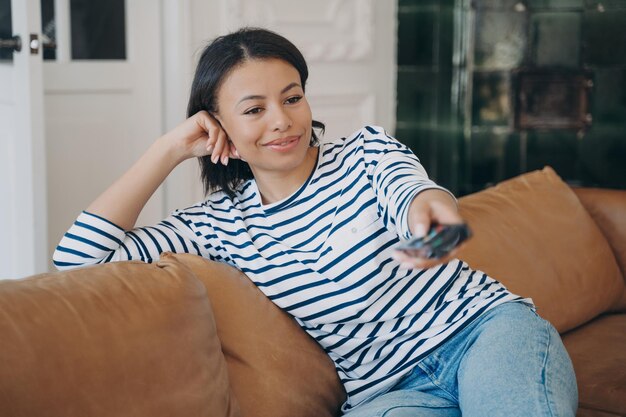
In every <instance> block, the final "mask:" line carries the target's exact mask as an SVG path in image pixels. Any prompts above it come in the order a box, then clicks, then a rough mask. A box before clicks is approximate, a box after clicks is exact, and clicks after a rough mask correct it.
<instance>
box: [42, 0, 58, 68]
mask: <svg viewBox="0 0 626 417" xmlns="http://www.w3.org/2000/svg"><path fill="white" fill-rule="evenodd" d="M40 4H41V36H42V39H44V47H43V59H44V60H46V61H47V60H55V59H56V48H52V47H49V46H46V44H47V42H45V40H46V38H47V40H48V41H50V42H56V37H57V30H56V20H55V18H54V0H41V3H40Z"/></svg>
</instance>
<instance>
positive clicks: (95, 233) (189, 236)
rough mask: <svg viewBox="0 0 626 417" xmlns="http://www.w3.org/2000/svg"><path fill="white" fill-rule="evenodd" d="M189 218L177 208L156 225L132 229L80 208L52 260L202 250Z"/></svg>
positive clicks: (146, 257)
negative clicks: (176, 210)
mask: <svg viewBox="0 0 626 417" xmlns="http://www.w3.org/2000/svg"><path fill="white" fill-rule="evenodd" d="M194 238H195V235H194V234H193V232H192V231H191V229H190V222H189V221H188V220H185V218H184V217H183V216H182V214H181V213H179V212H174V213H173V214H172V215H171V216H169V217H168V218H167V219H165V220H163V221H161V222H160V223H159V224H157V225H155V226H149V227H140V228H136V229H133V230H131V231H124V230H123V229H122V228H120V227H118V226H117V225H115V224H113V223H111V222H110V221H108V220H106V219H104V218H102V217H100V216H97V215H95V214H92V213H88V212H85V211H83V212H82V213H81V214H80V215H79V216H78V218H77V219H76V221H75V222H74V224H73V225H72V226H71V227H70V229H69V230H68V231H67V232H66V233H65V235H63V238H62V239H61V242H60V243H59V245H58V246H57V248H56V250H55V252H54V255H53V258H52V259H53V262H54V265H55V266H56V267H57V268H58V269H61V270H63V269H71V268H76V267H80V266H86V265H93V264H98V263H105V262H114V261H123V260H131V259H137V260H141V261H144V262H153V261H155V260H157V259H159V255H160V254H161V253H162V252H167V251H169V252H178V253H194V254H198V255H200V254H201V249H200V247H199V246H198V244H197V243H196V242H195V239H194Z"/></svg>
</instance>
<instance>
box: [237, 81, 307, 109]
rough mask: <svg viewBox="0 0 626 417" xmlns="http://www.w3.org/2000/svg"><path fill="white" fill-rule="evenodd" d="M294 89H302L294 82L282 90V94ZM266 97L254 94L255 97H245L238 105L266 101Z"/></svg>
mask: <svg viewBox="0 0 626 417" xmlns="http://www.w3.org/2000/svg"><path fill="white" fill-rule="evenodd" d="M294 87H300V84H298V83H296V82H293V83H291V84H289V85H288V86H287V87H285V88H283V89H282V90H280V94H285V93H286V92H287V91H289V90H291V89H292V88H294ZM264 98H265V96H261V95H258V94H253V95H249V96H245V97H243V98H242V99H241V100H239V101H238V102H237V105H239V103H241V102H243V101H246V100H261V99H264Z"/></svg>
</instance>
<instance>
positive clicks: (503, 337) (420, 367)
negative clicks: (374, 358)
mask: <svg viewBox="0 0 626 417" xmlns="http://www.w3.org/2000/svg"><path fill="white" fill-rule="evenodd" d="M577 406H578V390H577V387H576V378H575V375H574V368H573V367H572V362H571V360H570V358H569V356H568V354H567V352H566V351H565V347H564V346H563V343H562V342H561V338H560V336H559V334H558V333H557V331H556V330H555V329H554V327H552V325H551V324H550V323H548V322H547V321H546V320H544V319H542V318H541V317H539V316H538V315H537V313H535V312H534V311H533V310H532V309H531V308H530V307H529V306H527V305H525V304H523V303H519V302H514V303H505V304H501V305H499V306H497V307H495V308H493V309H492V310H490V311H488V312H486V313H485V314H483V315H482V316H481V317H478V318H477V319H476V320H474V321H473V322H472V323H470V324H469V325H467V326H466V327H465V328H464V329H463V330H462V331H461V332H459V333H458V334H456V335H455V336H454V337H452V338H451V339H450V340H448V341H447V342H446V343H444V344H443V345H442V346H440V347H438V348H437V349H436V350H434V351H433V352H432V353H431V354H429V356H427V357H426V358H424V359H423V360H422V361H420V362H419V363H418V364H417V366H416V367H415V368H414V369H413V371H412V372H411V373H410V374H408V375H407V376H405V377H404V378H403V379H401V380H400V381H399V382H398V384H396V385H395V386H394V387H393V388H392V389H391V390H390V391H389V392H387V393H384V394H382V395H380V396H378V397H375V398H374V399H372V400H370V401H368V402H366V403H363V404H361V405H358V406H357V407H355V408H354V409H353V410H351V411H349V412H348V413H346V414H345V416H346V417H383V416H384V417H420V416H429V417H431V416H432V417H435V416H436V417H452V416H455V417H456V416H461V414H462V415H463V417H491V416H506V417H514V416H520V417H529V416H532V417H540V416H572V417H573V416H575V415H576V409H577Z"/></svg>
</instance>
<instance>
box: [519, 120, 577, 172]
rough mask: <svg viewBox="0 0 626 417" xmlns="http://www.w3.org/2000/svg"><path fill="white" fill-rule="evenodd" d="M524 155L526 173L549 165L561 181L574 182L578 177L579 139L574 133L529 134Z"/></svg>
mask: <svg viewBox="0 0 626 417" xmlns="http://www.w3.org/2000/svg"><path fill="white" fill-rule="evenodd" d="M526 153H527V171H532V170H535V169H542V168H543V167H544V166H546V165H549V166H551V167H552V168H554V170H555V171H556V172H557V173H558V174H559V175H560V176H561V178H563V179H566V180H572V181H575V180H576V179H577V178H578V177H579V176H578V170H579V169H578V168H579V166H578V161H579V139H578V137H577V134H576V132H572V131H563V130H552V131H546V132H529V133H528V142H527V147H526Z"/></svg>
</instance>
